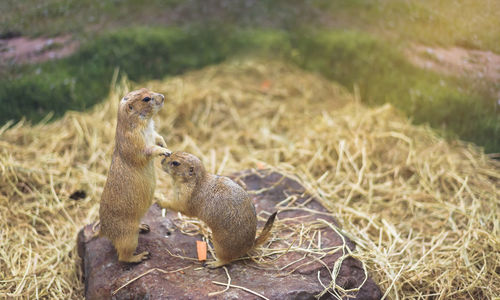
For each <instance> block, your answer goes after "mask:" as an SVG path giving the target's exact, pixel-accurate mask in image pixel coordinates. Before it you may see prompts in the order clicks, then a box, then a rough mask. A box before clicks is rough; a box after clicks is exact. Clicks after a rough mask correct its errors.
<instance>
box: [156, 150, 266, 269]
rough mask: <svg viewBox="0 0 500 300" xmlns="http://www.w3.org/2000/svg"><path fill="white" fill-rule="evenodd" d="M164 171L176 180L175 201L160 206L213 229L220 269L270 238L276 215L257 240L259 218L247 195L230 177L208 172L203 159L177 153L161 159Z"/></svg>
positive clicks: (213, 263) (215, 263) (214, 266)
mask: <svg viewBox="0 0 500 300" xmlns="http://www.w3.org/2000/svg"><path fill="white" fill-rule="evenodd" d="M161 164H162V168H163V170H164V171H165V172H167V173H168V174H170V175H171V176H172V179H173V187H174V198H173V199H170V200H166V201H162V202H161V203H159V204H160V206H162V207H164V208H167V209H171V210H174V211H178V212H180V213H182V214H184V215H186V216H189V217H196V218H198V219H200V220H202V221H203V222H205V223H206V224H207V225H208V227H210V229H211V230H212V242H213V245H214V248H215V254H216V256H217V258H216V260H215V261H213V262H210V263H207V265H208V267H210V268H217V267H221V266H223V265H225V264H228V263H230V262H231V261H233V260H234V259H236V258H238V257H241V256H243V255H244V254H246V253H247V252H248V251H249V250H250V249H252V248H253V247H255V246H257V245H260V244H263V243H264V242H265V241H266V240H267V239H268V238H269V236H270V231H271V228H272V226H273V223H274V218H275V217H276V213H274V214H273V215H271V217H269V219H268V220H267V222H266V225H265V226H264V229H263V230H262V233H261V235H260V236H259V237H258V238H257V239H255V233H256V230H257V215H256V212H255V207H254V205H253V203H252V200H251V199H250V196H249V195H248V193H247V192H246V191H245V190H244V189H243V188H242V187H241V186H239V185H238V184H237V183H235V182H234V181H232V180H231V179H229V178H228V177H223V176H218V175H214V174H210V173H208V172H206V171H205V168H204V167H203V164H202V162H201V161H200V159H199V158H198V157H196V156H194V155H192V154H189V153H186V152H174V153H173V154H172V155H170V157H166V158H164V159H163V160H162V163H161Z"/></svg>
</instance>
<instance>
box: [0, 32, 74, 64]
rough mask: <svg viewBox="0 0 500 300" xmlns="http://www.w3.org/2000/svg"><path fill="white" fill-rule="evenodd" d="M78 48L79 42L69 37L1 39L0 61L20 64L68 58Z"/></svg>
mask: <svg viewBox="0 0 500 300" xmlns="http://www.w3.org/2000/svg"><path fill="white" fill-rule="evenodd" d="M77 48H78V42H77V41H75V40H73V39H71V36H69V35H65V36H58V37H55V38H35V39H30V38H26V37H14V38H10V39H0V61H3V62H6V61H8V62H11V63H18V64H25V63H37V62H42V61H46V60H50V59H58V58H62V57H65V56H68V55H70V54H72V53H73V52H75V51H76V49H77Z"/></svg>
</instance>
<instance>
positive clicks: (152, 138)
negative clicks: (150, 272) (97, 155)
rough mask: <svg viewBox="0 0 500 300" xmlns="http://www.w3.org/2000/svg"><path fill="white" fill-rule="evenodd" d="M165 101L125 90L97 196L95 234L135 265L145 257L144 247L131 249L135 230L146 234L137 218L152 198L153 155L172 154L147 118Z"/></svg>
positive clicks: (142, 91)
mask: <svg viewBox="0 0 500 300" xmlns="http://www.w3.org/2000/svg"><path fill="white" fill-rule="evenodd" d="M164 100H165V97H164V96H163V95H162V94H158V93H154V92H151V91H149V90H147V89H144V88H143V89H140V90H136V91H132V92H130V93H128V94H127V95H126V96H125V97H123V98H122V99H121V100H120V104H119V107H118V121H117V125H116V137H115V149H114V152H113V157H112V160H111V166H110V168H109V172H108V178H107V180H106V184H105V186H104V190H103V192H102V196H101V204H100V208H99V222H100V228H99V231H98V232H97V234H96V235H98V236H104V237H107V238H108V239H110V240H111V242H112V243H113V246H114V247H115V249H116V251H117V253H118V260H119V261H121V262H127V263H138V262H141V261H143V260H146V259H148V258H149V253H148V252H147V251H144V252H142V253H139V254H136V255H134V252H135V250H136V248H137V244H138V239H139V230H140V231H141V232H149V226H148V225H146V224H140V220H141V218H142V217H143V216H144V214H145V213H146V211H147V210H148V209H149V207H150V206H151V204H152V200H153V195H154V190H155V185H156V177H155V171H154V165H153V162H154V161H153V159H154V158H155V157H159V156H163V155H165V156H168V155H170V153H171V151H170V150H168V149H167V148H166V144H165V140H164V139H163V137H162V136H160V135H159V134H158V133H157V132H156V131H155V129H154V121H153V119H152V117H153V116H154V115H155V114H156V113H157V112H158V111H159V110H160V109H161V107H163V103H164Z"/></svg>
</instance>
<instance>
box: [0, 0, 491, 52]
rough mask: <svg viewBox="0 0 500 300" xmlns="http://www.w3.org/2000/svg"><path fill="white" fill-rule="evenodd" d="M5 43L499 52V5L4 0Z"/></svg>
mask: <svg viewBox="0 0 500 300" xmlns="http://www.w3.org/2000/svg"><path fill="white" fill-rule="evenodd" d="M0 11H2V12H8V13H3V14H0V36H2V35H6V34H9V33H20V34H23V35H28V36H38V35H45V36H47V35H58V34H65V33H73V34H77V35H82V34H83V35H85V34H93V33H95V32H97V31H101V30H108V29H113V28H121V27H124V26H126V27H133V26H162V25H169V26H170V25H174V26H184V25H192V24H196V23H202V24H206V23H213V22H219V23H221V24H223V25H226V26H229V27H230V26H236V27H251V28H268V29H269V28H273V29H285V30H295V29H298V28H302V27H304V26H310V27H315V28H320V29H321V28H323V29H350V30H361V31H369V32H370V33H372V34H375V35H377V36H379V37H384V38H387V39H389V40H390V41H391V42H395V43H398V44H399V43H401V42H402V41H404V42H410V43H413V42H416V43H422V44H427V45H428V44H433V45H441V46H453V45H458V46H464V47H466V48H478V49H483V50H490V51H494V52H496V53H500V42H499V41H500V29H499V28H500V1H498V0H481V1H477V0H418V1H407V0H336V1H331V0H309V1H298V0H260V1H236V0H235V1H224V0H219V1H217V0H213V1H181V0H144V1H137V0H102V1H93V0H24V1H17V0H3V1H0Z"/></svg>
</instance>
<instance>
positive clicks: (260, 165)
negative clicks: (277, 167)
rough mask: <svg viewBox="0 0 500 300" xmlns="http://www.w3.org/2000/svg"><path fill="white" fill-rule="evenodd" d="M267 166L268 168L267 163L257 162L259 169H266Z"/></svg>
mask: <svg viewBox="0 0 500 300" xmlns="http://www.w3.org/2000/svg"><path fill="white" fill-rule="evenodd" d="M265 168H266V165H264V164H263V163H261V162H257V169H259V170H262V169H265Z"/></svg>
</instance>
